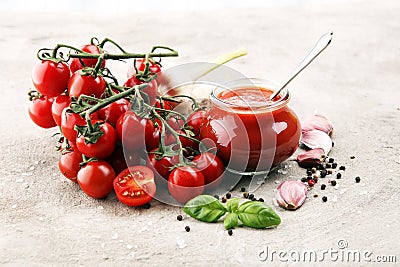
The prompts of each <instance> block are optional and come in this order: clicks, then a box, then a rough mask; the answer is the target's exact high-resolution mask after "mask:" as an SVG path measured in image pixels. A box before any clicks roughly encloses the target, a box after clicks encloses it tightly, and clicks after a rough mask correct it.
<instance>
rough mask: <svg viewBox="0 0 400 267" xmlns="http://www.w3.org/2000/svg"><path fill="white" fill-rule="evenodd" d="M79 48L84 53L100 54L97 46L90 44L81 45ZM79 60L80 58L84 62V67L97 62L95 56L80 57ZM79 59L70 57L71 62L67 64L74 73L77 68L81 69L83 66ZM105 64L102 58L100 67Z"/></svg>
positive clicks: (94, 64)
mask: <svg viewBox="0 0 400 267" xmlns="http://www.w3.org/2000/svg"><path fill="white" fill-rule="evenodd" d="M81 50H82V51H84V52H86V53H89V54H93V55H96V54H100V49H99V47H98V46H95V45H92V44H90V45H85V46H83V47H82V48H81ZM80 60H82V62H83V64H85V66H86V67H90V68H93V67H94V66H96V63H97V58H82V59H80ZM80 60H79V58H73V59H72V61H71V64H70V66H69V68H70V69H71V72H72V73H74V72H75V71H77V70H80V69H83V68H84V67H85V66H83V65H82V64H81V61H80ZM105 66H106V61H105V60H103V62H102V63H101V67H102V68H104V67H105Z"/></svg>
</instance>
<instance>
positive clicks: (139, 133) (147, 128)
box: [116, 110, 154, 150]
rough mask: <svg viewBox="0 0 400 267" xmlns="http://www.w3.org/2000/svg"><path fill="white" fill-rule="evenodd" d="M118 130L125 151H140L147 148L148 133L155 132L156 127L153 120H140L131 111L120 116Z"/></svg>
mask: <svg viewBox="0 0 400 267" xmlns="http://www.w3.org/2000/svg"><path fill="white" fill-rule="evenodd" d="M116 129H117V137H118V140H119V141H121V143H122V146H123V147H124V149H127V150H140V149H143V148H145V145H146V139H147V138H146V136H147V133H151V132H152V131H153V130H154V125H153V123H152V121H151V120H148V119H144V118H140V117H139V116H138V115H136V113H135V112H133V111H130V110H129V111H127V112H125V113H124V114H122V115H121V116H120V118H119V119H118V121H117V125H116Z"/></svg>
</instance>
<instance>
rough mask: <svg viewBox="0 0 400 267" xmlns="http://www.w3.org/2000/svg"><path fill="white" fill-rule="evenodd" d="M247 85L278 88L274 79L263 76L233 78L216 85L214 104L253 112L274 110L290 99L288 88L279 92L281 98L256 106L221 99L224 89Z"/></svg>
mask: <svg viewBox="0 0 400 267" xmlns="http://www.w3.org/2000/svg"><path fill="white" fill-rule="evenodd" d="M246 87H258V88H265V89H270V90H272V91H274V90H276V89H277V88H278V84H277V83H276V82H274V81H271V80H267V79H261V78H244V79H238V80H233V81H229V82H227V83H224V84H222V85H218V86H216V87H214V89H213V90H212V92H211V94H210V99H211V101H212V102H213V103H214V104H216V105H218V106H219V107H222V108H228V109H235V110H238V111H239V112H240V111H242V112H244V113H247V112H249V111H251V112H265V111H273V110H276V109H279V108H282V107H284V106H286V105H287V104H288V102H289V100H290V93H289V91H288V90H287V89H286V88H285V89H283V90H282V91H281V92H280V93H279V95H278V96H280V98H279V99H278V100H275V101H266V102H265V104H263V105H256V106H251V105H246V106H243V105H240V104H236V103H231V102H228V101H225V100H223V99H221V98H220V96H219V95H220V94H221V93H222V92H224V91H227V90H228V91H234V90H237V89H239V88H246Z"/></svg>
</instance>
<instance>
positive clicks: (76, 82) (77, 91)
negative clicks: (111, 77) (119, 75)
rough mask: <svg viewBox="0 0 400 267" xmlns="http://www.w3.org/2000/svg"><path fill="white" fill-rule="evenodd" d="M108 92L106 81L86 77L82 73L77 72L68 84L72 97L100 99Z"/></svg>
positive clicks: (99, 77) (101, 78)
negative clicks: (84, 96) (85, 96)
mask: <svg viewBox="0 0 400 267" xmlns="http://www.w3.org/2000/svg"><path fill="white" fill-rule="evenodd" d="M105 90H106V81H105V80H104V78H103V77H101V76H97V77H93V76H92V75H84V74H83V73H82V72H81V71H77V72H75V73H74V74H73V75H72V77H71V79H70V80H69V83H68V94H69V96H70V97H76V98H78V97H79V96H80V95H87V96H94V97H97V98H100V97H101V96H102V95H103V94H104V91H105Z"/></svg>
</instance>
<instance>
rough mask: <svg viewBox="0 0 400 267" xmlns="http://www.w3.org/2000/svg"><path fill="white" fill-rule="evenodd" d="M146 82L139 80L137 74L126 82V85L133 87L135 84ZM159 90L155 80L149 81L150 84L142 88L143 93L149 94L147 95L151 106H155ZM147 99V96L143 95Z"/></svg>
mask: <svg viewBox="0 0 400 267" xmlns="http://www.w3.org/2000/svg"><path fill="white" fill-rule="evenodd" d="M143 83H145V82H144V81H142V80H139V79H138V78H136V77H135V76H132V77H130V78H129V79H128V80H127V81H126V82H125V84H124V86H125V87H133V86H135V85H140V84H143ZM157 91H158V86H157V83H156V81H155V80H151V81H150V82H149V83H148V86H147V87H146V88H144V89H143V90H142V92H143V93H145V94H147V97H148V99H149V102H148V104H149V105H150V106H153V105H154V103H155V102H156V97H157ZM143 98H144V99H146V98H145V97H143Z"/></svg>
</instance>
